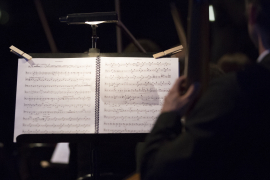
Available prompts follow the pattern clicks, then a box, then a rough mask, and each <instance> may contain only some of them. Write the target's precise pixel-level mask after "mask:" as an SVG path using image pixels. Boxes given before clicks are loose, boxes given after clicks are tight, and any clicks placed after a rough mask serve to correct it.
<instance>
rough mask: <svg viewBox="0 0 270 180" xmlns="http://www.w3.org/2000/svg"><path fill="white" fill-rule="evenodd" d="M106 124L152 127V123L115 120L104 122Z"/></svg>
mask: <svg viewBox="0 0 270 180" xmlns="http://www.w3.org/2000/svg"><path fill="white" fill-rule="evenodd" d="M104 125H107V126H117V127H127V126H142V127H153V125H154V123H147V122H144V123H122V122H121V123H117V122H104Z"/></svg>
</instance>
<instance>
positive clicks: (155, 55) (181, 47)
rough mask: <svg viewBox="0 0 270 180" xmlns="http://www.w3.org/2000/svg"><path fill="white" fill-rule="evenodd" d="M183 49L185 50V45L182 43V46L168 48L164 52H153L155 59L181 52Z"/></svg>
mask: <svg viewBox="0 0 270 180" xmlns="http://www.w3.org/2000/svg"><path fill="white" fill-rule="evenodd" d="M182 50H183V46H182V45H180V46H176V47H174V48H171V49H168V50H166V51H164V52H159V53H157V54H153V57H154V58H155V59H157V58H160V57H163V56H167V55H172V54H176V53H178V52H181V51H182Z"/></svg>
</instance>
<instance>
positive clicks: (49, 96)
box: [14, 58, 96, 141]
mask: <svg viewBox="0 0 270 180" xmlns="http://www.w3.org/2000/svg"><path fill="white" fill-rule="evenodd" d="M33 61H34V62H35V65H34V66H30V65H29V64H28V63H25V60H24V59H19V62H18V79H17V98H16V114H15V131H14V141H15V140H16V137H17V136H18V135H20V134H54V133H94V123H95V77H96V72H95V66H96V58H68V59H64V58H58V59H57V58H55V59H53V58H35V59H33Z"/></svg>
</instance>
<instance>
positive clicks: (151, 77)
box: [105, 74, 171, 81]
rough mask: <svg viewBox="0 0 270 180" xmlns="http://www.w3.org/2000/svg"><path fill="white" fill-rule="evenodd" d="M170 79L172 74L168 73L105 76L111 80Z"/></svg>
mask: <svg viewBox="0 0 270 180" xmlns="http://www.w3.org/2000/svg"><path fill="white" fill-rule="evenodd" d="M165 78H166V79H170V78H171V75H170V74H167V75H164V74H159V75H155V74H153V75H146V76H144V75H137V76H136V75H132V76H128V75H125V76H119V75H117V76H116V75H110V76H105V79H110V80H140V81H142V80H144V79H146V80H149V79H165Z"/></svg>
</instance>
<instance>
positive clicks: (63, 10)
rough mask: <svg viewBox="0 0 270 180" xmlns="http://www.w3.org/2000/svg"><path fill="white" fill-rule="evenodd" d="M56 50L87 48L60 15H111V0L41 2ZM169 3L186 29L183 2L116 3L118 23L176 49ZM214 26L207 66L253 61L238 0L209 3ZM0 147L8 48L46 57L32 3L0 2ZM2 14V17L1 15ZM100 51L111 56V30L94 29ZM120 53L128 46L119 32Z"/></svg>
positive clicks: (8, 116)
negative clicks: (242, 58) (229, 58)
mask: <svg viewBox="0 0 270 180" xmlns="http://www.w3.org/2000/svg"><path fill="white" fill-rule="evenodd" d="M41 2H42V5H43V9H44V11H45V15H46V18H47V20H48V23H49V26H50V29H51V31H52V35H53V37H54V40H55V42H56V46H57V48H58V50H59V51H60V52H62V53H83V52H85V51H87V50H88V49H89V48H90V47H91V26H89V25H67V24H64V23H60V22H59V20H58V19H59V17H60V16H66V15H67V14H71V13H90V12H109V11H115V7H114V0H41ZM170 2H174V3H175V4H176V6H177V8H178V9H179V12H180V14H181V18H182V21H183V24H184V28H185V29H186V27H187V14H188V1H187V0H178V1H177V0H175V1H173V0H171V1H170V0H155V1H152V0H151V1H150V0H136V1H130V0H122V1H121V2H120V7H121V20H122V22H123V23H124V24H125V25H126V27H127V28H128V29H129V30H130V31H131V33H132V34H133V35H134V36H135V37H136V38H137V39H141V38H144V39H151V40H153V41H154V42H156V43H157V44H158V45H159V46H160V47H161V49H162V50H166V49H169V48H171V47H173V46H176V45H178V44H179V43H180V42H179V39H178V36H177V33H176V30H175V26H174V23H173V19H172V16H171V12H170ZM210 3H212V4H213V5H214V9H215V13H216V22H211V23H210V35H211V38H210V44H211V61H212V62H216V61H217V60H218V59H219V58H220V57H221V56H222V55H223V54H225V53H233V52H244V53H246V54H247V55H248V56H249V57H250V58H251V59H256V57H257V52H256V49H255V47H254V45H253V44H252V43H251V41H250V40H249V37H248V33H247V30H246V20H245V9H244V0H239V1H235V0H213V1H211V2H210ZM0 11H1V17H0V62H1V64H0V75H1V76H0V78H1V88H0V98H1V103H0V112H1V114H0V142H4V143H11V142H12V136H13V126H14V113H15V99H16V80H17V57H16V56H15V55H14V54H12V53H10V52H9V46H11V45H14V46H16V47H18V48H19V49H21V50H23V51H24V52H26V53H49V52H50V47H49V44H48V41H47V39H46V36H45V33H44V30H43V27H42V25H41V22H40V19H39V17H38V13H37V10H36V7H35V4H34V1H33V0H0ZM7 14H8V15H7ZM97 33H98V36H99V40H98V48H99V49H100V50H101V52H103V53H106V52H116V51H117V48H116V25H115V24H101V25H99V27H98V29H97ZM122 37H123V48H124V47H126V46H127V45H128V44H129V43H130V42H131V41H130V39H129V38H128V37H127V36H125V34H124V33H123V36H122Z"/></svg>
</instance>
